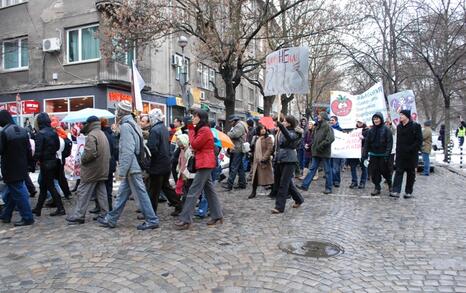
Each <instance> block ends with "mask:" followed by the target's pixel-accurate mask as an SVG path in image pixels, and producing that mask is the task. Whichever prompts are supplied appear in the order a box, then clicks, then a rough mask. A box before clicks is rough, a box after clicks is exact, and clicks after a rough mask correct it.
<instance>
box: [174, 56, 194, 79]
mask: <svg viewBox="0 0 466 293" xmlns="http://www.w3.org/2000/svg"><path fill="white" fill-rule="evenodd" d="M174 56H175V57H174V58H175V64H176V72H175V79H176V80H180V77H181V74H182V73H183V69H184V68H183V67H182V66H181V65H182V63H183V56H181V55H178V54H175V55H174ZM184 66H185V68H186V81H189V66H190V62H189V58H188V57H186V56H185V57H184Z"/></svg>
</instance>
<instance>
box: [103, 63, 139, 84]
mask: <svg viewBox="0 0 466 293" xmlns="http://www.w3.org/2000/svg"><path fill="white" fill-rule="evenodd" d="M99 81H100V82H104V83H112V82H117V83H131V67H129V66H128V65H126V64H122V63H119V62H116V61H104V60H102V61H100V63H99Z"/></svg>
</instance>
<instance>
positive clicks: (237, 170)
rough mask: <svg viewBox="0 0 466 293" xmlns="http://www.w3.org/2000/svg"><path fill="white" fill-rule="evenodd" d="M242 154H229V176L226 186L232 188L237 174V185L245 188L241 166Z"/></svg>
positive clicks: (244, 178) (244, 175) (242, 167)
mask: <svg viewBox="0 0 466 293" xmlns="http://www.w3.org/2000/svg"><path fill="white" fill-rule="evenodd" d="M243 157H244V154H243V153H236V152H235V153H231V156H230V160H231V161H230V174H229V176H228V186H230V187H233V185H234V183H235V178H236V174H238V176H239V178H238V185H239V186H241V187H246V174H245V172H244V166H243Z"/></svg>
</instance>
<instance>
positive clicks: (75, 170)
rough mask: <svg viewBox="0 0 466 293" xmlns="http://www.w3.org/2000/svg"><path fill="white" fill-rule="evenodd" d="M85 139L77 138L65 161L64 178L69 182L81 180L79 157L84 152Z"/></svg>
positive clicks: (81, 136)
mask: <svg viewBox="0 0 466 293" xmlns="http://www.w3.org/2000/svg"><path fill="white" fill-rule="evenodd" d="M85 143H86V139H85V137H84V135H80V136H78V138H77V139H76V143H73V147H72V148H71V154H70V155H69V157H68V158H66V159H65V176H66V178H67V179H69V180H77V179H80V178H81V156H82V154H83V152H84V144H85Z"/></svg>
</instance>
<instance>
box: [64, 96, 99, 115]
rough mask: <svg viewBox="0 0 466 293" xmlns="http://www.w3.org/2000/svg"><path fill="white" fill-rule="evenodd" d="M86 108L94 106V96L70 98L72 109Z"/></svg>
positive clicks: (72, 110)
mask: <svg viewBox="0 0 466 293" xmlns="http://www.w3.org/2000/svg"><path fill="white" fill-rule="evenodd" d="M86 108H94V99H93V98H92V97H79V98H70V111H71V112H74V111H79V110H82V109H86Z"/></svg>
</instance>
